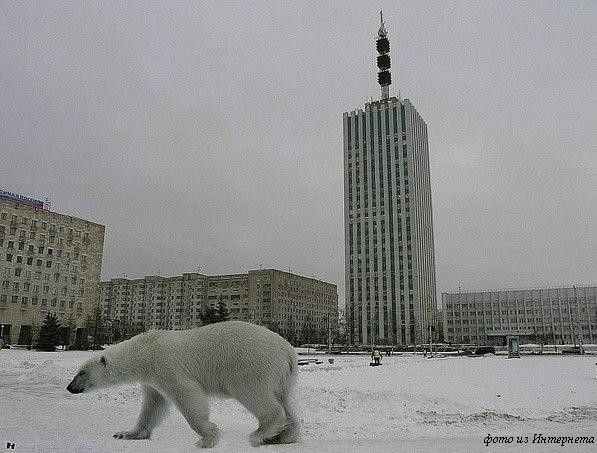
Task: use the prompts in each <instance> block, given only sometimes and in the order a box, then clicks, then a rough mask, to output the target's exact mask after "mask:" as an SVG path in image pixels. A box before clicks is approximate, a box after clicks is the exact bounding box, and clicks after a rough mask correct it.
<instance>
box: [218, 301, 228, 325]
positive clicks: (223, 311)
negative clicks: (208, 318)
mask: <svg viewBox="0 0 597 453" xmlns="http://www.w3.org/2000/svg"><path fill="white" fill-rule="evenodd" d="M216 318H217V321H216V322H222V321H228V320H229V319H230V312H229V311H228V307H226V303H225V302H224V301H223V300H221V301H220V302H219V303H218V308H217V310H216Z"/></svg>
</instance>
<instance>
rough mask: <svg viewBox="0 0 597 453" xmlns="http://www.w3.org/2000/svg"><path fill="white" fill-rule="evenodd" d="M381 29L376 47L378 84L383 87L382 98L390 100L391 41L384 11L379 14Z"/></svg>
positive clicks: (378, 32)
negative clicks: (384, 18)
mask: <svg viewBox="0 0 597 453" xmlns="http://www.w3.org/2000/svg"><path fill="white" fill-rule="evenodd" d="M379 20H380V27H379V30H378V31H377V38H376V41H375V42H376V47H377V53H378V54H379V55H378V56H377V67H378V68H379V72H378V73H377V83H379V85H380V86H381V98H382V99H388V98H389V97H390V85H391V84H392V74H390V66H391V63H390V55H389V53H390V41H389V40H388V32H387V30H386V23H385V22H384V20H383V11H380V12H379Z"/></svg>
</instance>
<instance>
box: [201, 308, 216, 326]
mask: <svg viewBox="0 0 597 453" xmlns="http://www.w3.org/2000/svg"><path fill="white" fill-rule="evenodd" d="M199 318H200V319H201V323H202V324H203V325H204V326H206V325H207V324H213V323H216V322H219V321H220V318H219V314H218V310H216V309H215V308H213V307H211V306H209V305H206V306H205V307H203V310H201V312H200V313H199Z"/></svg>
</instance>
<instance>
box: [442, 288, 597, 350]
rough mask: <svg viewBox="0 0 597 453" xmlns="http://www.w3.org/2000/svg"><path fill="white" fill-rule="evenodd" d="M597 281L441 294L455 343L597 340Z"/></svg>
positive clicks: (450, 337)
mask: <svg viewBox="0 0 597 453" xmlns="http://www.w3.org/2000/svg"><path fill="white" fill-rule="evenodd" d="M596 296H597V286H592V285H591V286H588V285H582V286H576V287H575V286H569V287H556V288H531V289H506V290H492V291H459V292H452V293H444V294H443V295H442V305H443V315H444V337H445V341H447V342H450V343H469V344H470V343H474V344H478V345H486V344H487V345H496V346H499V345H506V339H507V337H508V336H517V337H519V340H520V342H521V343H543V344H575V343H576V344H578V343H579V342H582V343H584V344H587V343H595V342H596V341H597V299H596Z"/></svg>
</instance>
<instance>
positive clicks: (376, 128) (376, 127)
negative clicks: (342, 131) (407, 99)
mask: <svg viewBox="0 0 597 453" xmlns="http://www.w3.org/2000/svg"><path fill="white" fill-rule="evenodd" d="M400 109H401V115H400V119H401V126H402V130H400V129H398V114H397V113H398V112H397V109H396V106H394V107H392V130H390V109H388V108H385V109H378V110H377V124H375V123H374V121H373V120H374V115H373V109H370V110H369V115H367V113H364V114H359V115H356V116H348V118H347V120H348V121H347V123H346V132H347V142H346V144H347V145H348V148H349V149H350V147H351V144H352V143H353V142H354V143H355V144H356V146H357V147H358V143H359V142H360V140H359V133H360V134H361V135H360V136H361V137H362V139H363V147H365V145H366V143H365V139H366V137H367V127H368V128H369V139H370V141H371V148H373V140H374V136H375V135H377V136H378V138H380V137H382V135H386V136H388V135H390V133H392V134H394V135H395V136H396V135H398V134H400V133H401V132H402V139H403V140H406V118H405V111H404V105H401V106H400ZM382 110H383V123H382ZM367 116H369V121H367ZM359 118H360V120H359ZM353 119H354V121H353ZM353 123H354V124H353ZM367 123H368V124H367ZM382 124H384V126H385V129H384V130H382V127H381V125H382ZM355 126H356V127H355ZM353 130H354V135H355V136H354V140H353V137H352V132H353ZM384 132H385V133H384Z"/></svg>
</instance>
